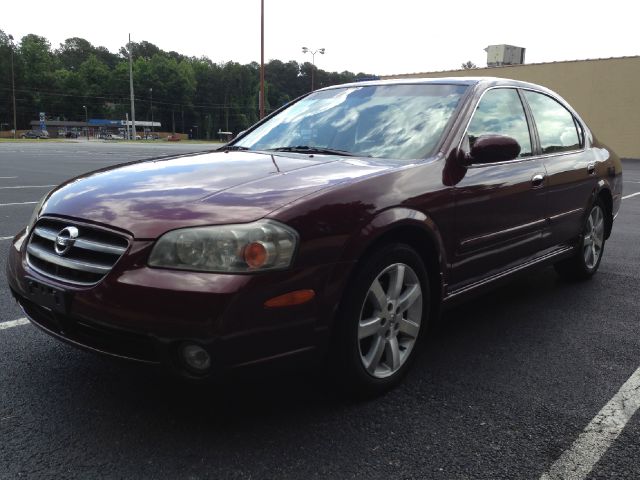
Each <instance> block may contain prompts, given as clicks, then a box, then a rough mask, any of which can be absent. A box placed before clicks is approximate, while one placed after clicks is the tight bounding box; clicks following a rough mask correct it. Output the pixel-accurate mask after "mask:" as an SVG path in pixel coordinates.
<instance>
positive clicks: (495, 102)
mask: <svg viewBox="0 0 640 480" xmlns="http://www.w3.org/2000/svg"><path fill="white" fill-rule="evenodd" d="M467 135H468V138H469V146H471V147H472V146H473V143H474V142H475V140H476V138H478V137H480V136H482V135H506V136H508V137H511V138H514V139H515V140H517V142H518V143H519V144H520V155H519V157H529V156H531V137H530V135H529V126H528V124H527V117H526V116H525V114H524V108H523V106H522V102H521V101H520V96H519V95H518V92H517V91H516V90H514V89H513V88H495V89H493V90H489V91H488V92H487V93H485V94H484V96H483V97H482V100H481V101H480V104H479V105H478V108H477V109H476V112H475V113H474V114H473V118H472V119H471V123H470V124H469V129H468V130H467Z"/></svg>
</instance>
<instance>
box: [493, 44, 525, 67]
mask: <svg viewBox="0 0 640 480" xmlns="http://www.w3.org/2000/svg"><path fill="white" fill-rule="evenodd" d="M484 51H485V52H487V66H488V67H502V66H504V65H523V64H524V51H525V49H524V48H522V47H514V46H513V45H489V46H488V47H487V48H485V49H484Z"/></svg>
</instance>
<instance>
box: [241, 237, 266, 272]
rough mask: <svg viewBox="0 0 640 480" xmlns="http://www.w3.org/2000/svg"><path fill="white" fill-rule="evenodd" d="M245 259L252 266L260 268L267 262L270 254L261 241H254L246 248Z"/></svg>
mask: <svg viewBox="0 0 640 480" xmlns="http://www.w3.org/2000/svg"><path fill="white" fill-rule="evenodd" d="M243 255H244V261H245V262H247V265H249V266H250V267H251V268H260V267H262V266H263V265H264V264H265V263H267V258H268V257H269V254H268V253H267V249H266V248H265V246H264V245H263V244H262V243H260V242H253V243H250V244H249V245H247V246H246V247H245V248H244V252H243Z"/></svg>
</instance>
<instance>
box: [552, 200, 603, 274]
mask: <svg viewBox="0 0 640 480" xmlns="http://www.w3.org/2000/svg"><path fill="white" fill-rule="evenodd" d="M605 227H606V224H605V209H604V206H603V204H602V202H600V200H596V201H595V202H594V203H593V205H592V206H591V210H590V211H589V214H588V215H587V217H586V219H585V221H584V226H583V230H582V237H581V240H580V243H579V245H578V249H577V251H576V254H575V255H574V256H573V257H571V258H568V259H566V260H563V261H561V262H558V263H556V264H555V268H556V271H557V272H558V274H559V275H560V276H562V277H564V278H567V279H570V280H584V279H587V278H590V277H591V276H592V275H593V274H594V273H596V272H597V271H598V267H599V266H600V261H601V260H602V254H603V252H604V243H605V238H604V237H605Z"/></svg>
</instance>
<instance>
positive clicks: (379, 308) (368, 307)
mask: <svg viewBox="0 0 640 480" xmlns="http://www.w3.org/2000/svg"><path fill="white" fill-rule="evenodd" d="M429 300H430V297H429V281H428V277H427V272H426V270H425V267H424V264H423V262H422V259H421V258H420V256H419V255H418V254H417V253H416V252H415V251H414V250H413V249H412V248H410V247H409V246H407V245H403V244H395V245H390V246H387V247H385V248H383V249H380V250H378V251H376V252H375V253H374V254H373V255H371V256H370V257H368V258H367V259H366V260H365V263H364V264H363V266H362V267H361V268H360V269H359V270H358V272H357V273H356V275H355V279H354V282H353V283H352V286H351V288H350V289H349V290H348V292H347V293H346V298H345V300H344V302H343V305H342V307H341V311H340V315H339V318H338V321H339V325H338V326H337V327H338V331H337V334H338V338H337V339H336V344H337V345H336V351H334V359H333V360H334V366H335V367H336V368H335V372H336V374H337V375H338V377H339V379H340V380H341V381H342V383H343V385H344V386H345V387H346V388H347V389H348V390H350V391H352V392H354V393H358V394H369V395H371V394H378V393H381V392H383V391H385V390H387V389H389V388H391V387H393V386H394V385H396V384H397V383H398V382H399V381H400V380H401V378H402V377H403V376H404V374H405V373H406V371H407V370H408V368H409V365H410V364H411V362H412V360H413V358H414V357H415V354H416V350H417V346H418V343H419V340H420V338H421V337H422V336H423V335H422V334H423V333H424V330H425V329H426V324H427V318H428V311H429Z"/></svg>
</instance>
